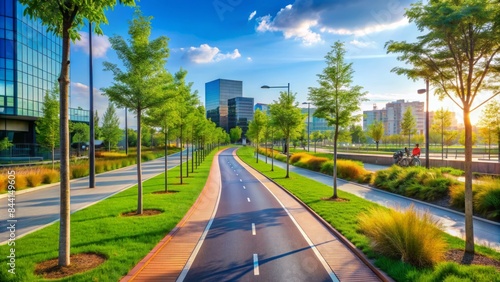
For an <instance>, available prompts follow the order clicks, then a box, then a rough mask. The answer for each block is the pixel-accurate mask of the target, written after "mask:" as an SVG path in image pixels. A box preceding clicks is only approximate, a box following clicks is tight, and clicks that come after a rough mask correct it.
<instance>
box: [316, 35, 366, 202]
mask: <svg viewBox="0 0 500 282" xmlns="http://www.w3.org/2000/svg"><path fill="white" fill-rule="evenodd" d="M345 53H346V50H345V48H344V44H343V43H341V42H340V41H337V42H335V44H334V45H333V46H332V50H331V51H329V52H328V53H327V55H326V56H325V59H326V67H325V68H324V69H323V72H322V73H321V74H318V78H319V79H318V83H319V85H320V86H319V87H309V100H310V101H311V102H312V103H313V104H314V105H316V107H317V109H316V111H315V112H314V116H315V117H319V118H325V119H326V121H327V122H328V125H329V126H333V127H334V133H333V196H332V198H337V142H338V138H339V130H340V129H341V128H342V127H348V126H349V125H351V124H353V123H354V122H356V121H358V120H359V119H360V118H361V116H360V115H355V114H354V113H355V112H358V111H360V110H361V108H360V105H361V102H363V101H366V99H365V98H364V96H365V95H366V93H364V92H361V90H362V87H361V86H358V85H356V86H351V83H352V75H353V73H354V70H353V69H352V63H349V64H347V63H345V61H344V57H345Z"/></svg>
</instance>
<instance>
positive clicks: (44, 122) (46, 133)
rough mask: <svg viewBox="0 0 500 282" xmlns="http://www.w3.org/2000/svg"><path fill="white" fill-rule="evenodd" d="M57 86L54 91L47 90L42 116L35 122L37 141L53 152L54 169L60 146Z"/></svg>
mask: <svg viewBox="0 0 500 282" xmlns="http://www.w3.org/2000/svg"><path fill="white" fill-rule="evenodd" d="M57 93H58V89H57V87H56V88H54V89H53V90H52V93H49V91H47V92H46V93H45V96H44V98H43V105H42V116H41V117H40V118H39V119H38V120H37V121H36V122H35V124H36V128H35V130H36V133H37V138H36V139H37V142H38V143H39V144H40V145H41V146H42V147H44V148H48V149H50V151H51V153H52V169H54V153H55V149H56V147H57V146H59V141H60V140H59V139H60V136H59V122H60V121H59V101H58V99H57Z"/></svg>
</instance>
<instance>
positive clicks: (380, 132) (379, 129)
mask: <svg viewBox="0 0 500 282" xmlns="http://www.w3.org/2000/svg"><path fill="white" fill-rule="evenodd" d="M368 136H370V137H371V138H372V139H373V141H375V144H376V145H377V151H378V144H379V143H380V140H381V139H382V137H383V136H384V123H383V122H381V121H379V120H377V121H375V122H374V123H372V124H370V126H368Z"/></svg>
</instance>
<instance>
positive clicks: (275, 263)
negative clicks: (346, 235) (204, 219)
mask: <svg viewBox="0 0 500 282" xmlns="http://www.w3.org/2000/svg"><path fill="white" fill-rule="evenodd" d="M233 151H234V148H233V149H228V150H225V151H224V152H222V153H221V154H220V156H219V164H220V170H221V178H222V179H221V180H222V184H221V195H220V201H219V205H218V209H217V212H216V215H215V218H214V219H213V222H212V225H211V227H210V229H209V230H208V233H206V237H205V239H204V241H203V242H202V245H201V248H200V249H199V252H198V253H197V254H196V253H195V254H193V256H195V259H194V261H193V263H192V264H191V265H190V267H189V268H188V269H185V270H184V273H186V270H188V271H187V274H186V276H185V277H183V276H182V275H181V277H180V278H179V279H178V281H235V280H238V281H255V280H258V281H332V280H334V281H338V279H337V277H336V276H335V274H334V273H333V272H332V271H331V269H330V267H328V265H326V263H325V262H324V259H323V258H322V257H321V255H320V254H319V252H318V251H317V250H316V249H315V248H314V247H311V246H310V245H309V243H308V242H307V241H306V239H305V238H304V236H303V235H302V234H303V231H302V232H301V230H299V229H300V227H298V224H296V223H295V221H294V220H292V218H291V217H290V216H289V215H288V212H287V211H286V210H285V209H284V208H283V206H282V205H281V204H280V202H278V200H277V199H276V198H275V197H274V195H273V194H272V193H271V192H269V190H268V189H267V188H266V187H265V186H264V185H263V184H262V183H261V182H260V181H259V180H257V179H256V178H255V177H253V176H252V175H251V174H250V172H248V171H246V170H245V169H244V168H243V167H242V166H241V165H240V164H239V163H238V162H237V161H236V160H235V159H234V157H233V155H232V152H233Z"/></svg>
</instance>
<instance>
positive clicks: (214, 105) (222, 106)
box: [205, 79, 253, 132]
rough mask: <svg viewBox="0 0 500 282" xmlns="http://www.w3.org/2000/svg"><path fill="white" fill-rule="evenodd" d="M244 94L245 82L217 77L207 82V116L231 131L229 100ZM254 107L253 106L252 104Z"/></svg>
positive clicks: (227, 130)
mask: <svg viewBox="0 0 500 282" xmlns="http://www.w3.org/2000/svg"><path fill="white" fill-rule="evenodd" d="M242 96H243V82H242V81H238V80H228V79H216V80H214V81H210V82H207V83H205V107H206V111H207V118H209V119H211V120H212V121H213V122H215V124H216V125H217V126H219V127H222V128H223V129H224V130H226V132H229V129H230V128H229V126H228V107H227V100H229V99H231V98H236V97H242ZM252 108H253V106H252Z"/></svg>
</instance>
